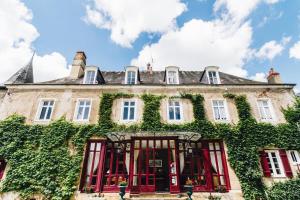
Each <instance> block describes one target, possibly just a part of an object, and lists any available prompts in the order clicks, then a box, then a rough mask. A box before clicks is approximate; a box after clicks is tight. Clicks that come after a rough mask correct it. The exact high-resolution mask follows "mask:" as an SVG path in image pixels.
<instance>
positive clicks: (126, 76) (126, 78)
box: [125, 69, 138, 85]
mask: <svg viewBox="0 0 300 200" xmlns="http://www.w3.org/2000/svg"><path fill="white" fill-rule="evenodd" d="M129 72H134V73H135V80H134V84H128V73H129ZM137 74H138V72H137V70H132V69H129V70H126V73H125V84H126V85H135V84H136V83H137Z"/></svg>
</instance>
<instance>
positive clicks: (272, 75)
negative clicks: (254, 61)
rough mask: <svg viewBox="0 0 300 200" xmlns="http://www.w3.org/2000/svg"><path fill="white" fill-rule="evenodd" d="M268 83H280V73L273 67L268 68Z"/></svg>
mask: <svg viewBox="0 0 300 200" xmlns="http://www.w3.org/2000/svg"><path fill="white" fill-rule="evenodd" d="M267 79H268V83H269V84H280V83H282V81H281V78H280V74H279V73H278V72H276V71H275V70H274V69H273V68H271V69H270V71H269V75H268V77H267Z"/></svg>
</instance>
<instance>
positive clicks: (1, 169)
mask: <svg viewBox="0 0 300 200" xmlns="http://www.w3.org/2000/svg"><path fill="white" fill-rule="evenodd" d="M5 167H6V162H5V160H3V159H0V180H1V179H2V177H3V175H4V170H5Z"/></svg>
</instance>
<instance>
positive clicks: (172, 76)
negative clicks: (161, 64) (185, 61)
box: [165, 66, 179, 84]
mask: <svg viewBox="0 0 300 200" xmlns="http://www.w3.org/2000/svg"><path fill="white" fill-rule="evenodd" d="M178 69H179V68H178V67H176V66H168V67H166V74H165V80H166V83H167V84H179V76H178Z"/></svg>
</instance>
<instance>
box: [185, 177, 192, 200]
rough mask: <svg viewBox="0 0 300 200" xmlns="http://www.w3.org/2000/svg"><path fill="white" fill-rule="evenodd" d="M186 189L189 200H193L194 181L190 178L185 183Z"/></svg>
mask: <svg viewBox="0 0 300 200" xmlns="http://www.w3.org/2000/svg"><path fill="white" fill-rule="evenodd" d="M184 187H185V188H186V190H187V192H186V194H187V195H188V197H189V198H188V200H192V197H191V196H192V194H193V187H194V186H193V181H192V180H191V179H190V178H189V177H188V178H187V180H186V181H185V185H184Z"/></svg>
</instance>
